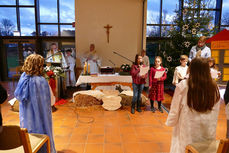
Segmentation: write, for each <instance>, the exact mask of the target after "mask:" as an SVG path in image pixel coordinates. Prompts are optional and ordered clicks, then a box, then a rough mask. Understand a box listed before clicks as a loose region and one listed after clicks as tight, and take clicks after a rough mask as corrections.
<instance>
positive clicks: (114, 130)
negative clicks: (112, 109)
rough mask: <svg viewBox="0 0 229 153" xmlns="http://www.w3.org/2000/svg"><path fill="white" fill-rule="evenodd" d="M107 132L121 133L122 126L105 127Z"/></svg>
mask: <svg viewBox="0 0 229 153" xmlns="http://www.w3.org/2000/svg"><path fill="white" fill-rule="evenodd" d="M105 134H107V135H109V134H115V135H120V127H105Z"/></svg>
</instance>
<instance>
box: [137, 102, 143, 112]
mask: <svg viewBox="0 0 229 153" xmlns="http://www.w3.org/2000/svg"><path fill="white" fill-rule="evenodd" d="M137 111H138V112H142V110H141V101H138V102H137Z"/></svg>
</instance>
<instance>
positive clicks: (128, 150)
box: [123, 142, 142, 153]
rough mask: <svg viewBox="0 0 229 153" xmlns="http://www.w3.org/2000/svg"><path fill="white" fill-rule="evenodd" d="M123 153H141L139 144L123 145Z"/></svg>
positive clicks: (126, 143)
mask: <svg viewBox="0 0 229 153" xmlns="http://www.w3.org/2000/svg"><path fill="white" fill-rule="evenodd" d="M123 148H124V153H142V148H140V145H139V143H128V142H125V143H123Z"/></svg>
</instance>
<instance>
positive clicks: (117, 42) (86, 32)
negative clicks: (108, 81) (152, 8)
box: [75, 0, 143, 67]
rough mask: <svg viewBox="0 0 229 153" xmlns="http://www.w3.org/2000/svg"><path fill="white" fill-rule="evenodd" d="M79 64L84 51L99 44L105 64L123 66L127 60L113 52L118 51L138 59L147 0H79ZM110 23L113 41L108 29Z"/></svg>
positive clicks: (77, 4) (77, 22)
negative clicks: (108, 40) (108, 35)
mask: <svg viewBox="0 0 229 153" xmlns="http://www.w3.org/2000/svg"><path fill="white" fill-rule="evenodd" d="M75 5H76V51H77V53H78V54H77V59H78V60H77V67H80V65H79V57H80V55H81V54H82V53H84V52H86V51H89V45H90V44H91V43H94V44H95V48H96V51H97V53H98V54H99V56H101V58H102V65H103V66H108V65H110V66H113V65H112V64H111V63H110V62H109V61H108V60H111V61H113V62H114V63H115V64H116V67H120V65H121V64H123V63H128V64H131V63H130V62H128V61H127V60H125V59H123V58H121V57H119V56H117V55H115V54H113V51H116V52H118V53H120V54H122V55H124V56H126V57H127V58H129V59H131V60H133V61H134V57H135V55H136V54H137V53H139V52H140V51H141V49H142V31H143V30H142V24H143V19H142V15H143V0H76V1H75ZM107 24H110V25H111V26H113V28H111V29H110V43H107V35H106V29H105V28H104V26H106V25H107Z"/></svg>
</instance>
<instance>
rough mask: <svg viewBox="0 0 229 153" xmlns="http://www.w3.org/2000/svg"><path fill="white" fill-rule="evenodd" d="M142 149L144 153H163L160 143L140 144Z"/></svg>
mask: <svg viewBox="0 0 229 153" xmlns="http://www.w3.org/2000/svg"><path fill="white" fill-rule="evenodd" d="M140 147H141V149H142V153H152V152H155V153H159V152H161V147H160V145H159V144H158V143H155V142H154V143H152V142H151V143H140Z"/></svg>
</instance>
